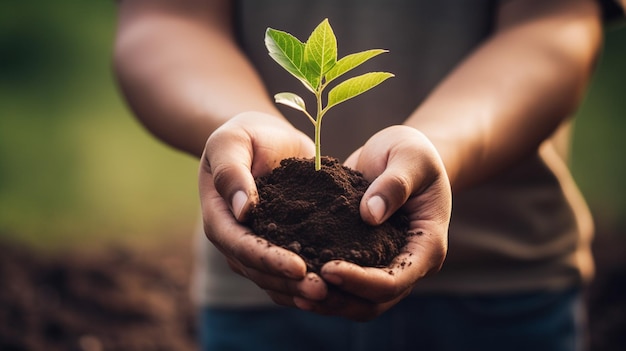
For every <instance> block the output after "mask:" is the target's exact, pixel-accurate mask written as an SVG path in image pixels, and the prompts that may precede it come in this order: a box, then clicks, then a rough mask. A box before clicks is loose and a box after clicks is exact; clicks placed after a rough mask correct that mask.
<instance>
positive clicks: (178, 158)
mask: <svg viewBox="0 0 626 351" xmlns="http://www.w3.org/2000/svg"><path fill="white" fill-rule="evenodd" d="M114 27H115V3H114V1H106V0H89V1H88V0H84V1H79V0H75V1H71V0H65V1H50V2H48V1H34V0H33V1H29V0H22V1H19V0H15V1H2V2H0V237H3V238H10V239H16V240H19V241H23V242H26V243H28V244H32V245H35V246H39V247H47V248H59V247H67V246H74V245H84V246H94V245H100V244H103V243H107V244H108V243H135V244H137V243H151V242H158V241H160V240H162V239H166V238H175V237H177V236H184V237H188V235H189V234H190V232H191V231H192V230H193V228H194V226H195V222H196V220H197V215H198V208H197V195H196V167H197V165H196V161H195V160H194V159H193V158H191V157H189V156H187V155H183V154H182V153H179V152H176V151H174V150H172V149H170V148H168V147H166V146H164V145H163V144H161V143H159V142H158V141H156V140H155V139H153V138H152V137H151V136H149V134H148V133H147V132H146V131H145V130H144V129H143V128H142V127H141V126H140V125H139V124H138V123H137V122H136V121H135V120H134V119H133V118H132V117H131V116H130V113H129V111H128V110H127V108H126V106H125V105H124V103H123V102H122V100H121V98H120V96H119V93H118V92H117V90H116V87H115V84H114V80H113V77H112V74H111V69H110V59H111V46H112V41H113V37H114V30H115V29H114ZM624 62H626V28H618V29H614V30H611V31H610V32H608V34H607V40H606V50H605V53H604V55H603V57H602V59H601V61H600V63H599V67H598V72H597V74H596V76H595V79H594V81H593V84H592V87H591V89H590V91H589V93H588V95H587V97H586V99H585V102H584V104H583V106H582V107H581V109H580V111H579V113H578V116H577V117H578V119H577V125H576V134H575V136H576V137H575V140H574V145H573V159H572V167H573V170H574V173H575V176H576V178H577V180H578V181H579V184H580V186H581V188H582V190H583V193H584V194H585V196H586V198H587V199H588V201H589V203H590V205H591V207H592V209H593V211H594V213H595V215H596V219H597V220H598V221H601V225H602V226H603V227H607V228H623V227H624V225H626V222H625V221H624V219H623V218H624V217H625V216H624V215H625V214H626V197H625V196H624V194H626V184H625V182H624V181H623V180H624V179H626V159H625V158H624V156H623V155H624V150H625V149H626V138H624V137H623V134H624V132H625V131H626V119H624V118H623V117H624V114H625V113H626V67H624V64H623V63H624Z"/></svg>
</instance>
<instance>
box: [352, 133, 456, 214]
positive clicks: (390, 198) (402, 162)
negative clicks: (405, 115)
mask: <svg viewBox="0 0 626 351" xmlns="http://www.w3.org/2000/svg"><path fill="white" fill-rule="evenodd" d="M384 132H385V133H389V134H391V133H393V136H394V138H395V139H394V140H395V142H394V143H393V144H392V145H391V146H387V147H388V148H389V151H388V152H387V153H385V154H380V153H375V155H376V158H377V159H375V160H374V161H373V162H368V161H366V160H367V157H364V161H365V162H368V164H369V165H370V166H369V167H367V168H365V170H364V175H366V176H369V177H371V178H375V179H374V180H373V181H372V183H371V185H370V186H369V187H368V189H367V191H366V192H365V194H364V196H363V199H362V200H361V204H360V211H361V216H362V218H363V220H365V221H366V222H368V223H370V224H373V225H378V224H380V223H382V222H384V221H385V220H387V219H388V218H389V217H390V216H391V215H392V214H393V213H395V212H396V211H397V210H398V209H399V208H400V207H402V206H403V205H404V204H405V202H406V201H407V200H408V199H409V197H410V196H412V195H414V194H418V193H421V192H423V191H424V189H426V188H427V187H428V186H429V185H430V184H432V183H433V182H434V181H435V180H436V179H437V178H438V177H439V176H440V175H442V174H445V169H444V167H443V163H442V162H441V160H440V159H439V158H438V156H437V152H436V151H435V149H434V147H433V146H432V144H431V143H430V142H428V141H427V140H426V139H425V137H423V135H422V134H421V133H419V132H418V131H417V130H414V129H412V128H407V127H404V128H394V129H391V128H390V129H388V130H385V131H384ZM383 134H384V133H383ZM377 140H379V141H380V142H384V141H385V140H386V139H385V138H384V137H379V138H378V139H377ZM377 144H378V142H374V143H372V145H368V147H367V150H366V151H365V152H363V153H362V154H367V151H368V150H369V148H371V147H374V148H377V147H380V146H378V145H377ZM376 175H377V176H376Z"/></svg>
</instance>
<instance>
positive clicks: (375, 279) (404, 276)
mask: <svg viewBox="0 0 626 351" xmlns="http://www.w3.org/2000/svg"><path fill="white" fill-rule="evenodd" d="M443 240H445V239H443ZM441 241H442V239H441V238H440V236H439V235H429V234H425V233H423V232H422V233H420V234H412V235H411V236H410V238H409V241H408V243H407V245H406V246H405V247H404V248H403V252H402V253H401V254H400V255H398V256H397V257H396V258H395V259H394V260H393V261H392V263H391V264H390V265H389V267H386V268H372V267H361V266H358V265H355V264H352V263H349V262H345V261H331V262H328V263H326V264H325V265H324V266H323V267H322V270H321V276H322V278H323V279H324V280H326V281H327V282H329V283H330V284H333V285H334V286H336V287H337V288H338V289H340V290H341V291H345V292H347V293H350V294H352V295H355V296H359V297H361V298H363V299H365V300H368V301H373V302H377V303H385V302H389V301H393V300H395V299H397V298H398V297H400V296H403V295H404V294H406V292H407V291H410V290H411V289H412V288H413V286H414V285H415V284H416V282H417V281H418V280H419V279H421V278H422V277H424V276H425V275H427V274H428V273H430V272H433V271H436V270H438V269H439V268H440V267H441V264H442V262H443V260H444V258H445V251H446V249H445V247H446V245H445V243H442V242H441Z"/></svg>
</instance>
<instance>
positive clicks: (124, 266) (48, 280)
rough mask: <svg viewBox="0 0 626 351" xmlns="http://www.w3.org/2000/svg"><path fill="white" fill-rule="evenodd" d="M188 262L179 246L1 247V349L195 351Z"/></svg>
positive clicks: (12, 245)
mask: <svg viewBox="0 0 626 351" xmlns="http://www.w3.org/2000/svg"><path fill="white" fill-rule="evenodd" d="M186 244H188V243H186ZM187 246H188V245H187ZM188 257H189V254H185V252H184V251H183V249H182V248H180V247H177V246H176V245H168V249H167V250H159V251H158V252H157V251H154V252H141V251H139V250H138V249H133V250H131V249H128V248H124V249H122V248H118V249H113V248H110V249H106V250H102V251H100V252H97V253H82V254H81V253H76V252H63V253H60V254H55V255H44V254H42V253H40V252H37V251H36V250H33V249H32V248H25V247H21V246H18V245H16V244H10V243H0V350H3V351H22V350H24V351H26V350H28V351H40V350H41V351H44V350H45V351H55V350H59V351H60V350H63V351H74V350H75V351H103V350H107V351H109V350H120V351H121V350H125V351H128V350H145V351H152V350H154V351H157V350H177V351H178V350H180V351H191V350H195V349H196V340H195V339H196V336H195V335H196V323H195V314H194V310H193V308H192V306H191V303H190V301H189V288H188V286H189V270H190V261H189V260H188Z"/></svg>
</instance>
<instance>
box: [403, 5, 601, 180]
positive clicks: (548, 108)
mask: <svg viewBox="0 0 626 351" xmlns="http://www.w3.org/2000/svg"><path fill="white" fill-rule="evenodd" d="M600 43H601V23H600V13H599V9H598V8H597V5H596V4H595V2H594V1H588V0H557V1H543V0H512V1H508V2H505V4H504V5H503V6H502V8H500V9H499V13H498V23H497V31H496V33H495V34H494V35H493V37H492V38H491V39H490V40H488V41H487V42H485V43H484V45H482V47H480V48H479V49H478V50H477V51H476V52H475V53H474V54H473V55H472V56H470V57H469V58H468V59H466V60H465V61H464V62H463V63H462V64H461V65H460V66H459V67H458V68H457V69H456V70H455V71H454V72H452V73H451V74H450V75H449V76H448V77H447V79H446V80H445V81H443V82H442V84H440V86H439V87H438V88H437V89H436V90H435V91H434V92H433V93H432V94H431V96H430V97H429V98H428V99H427V100H426V101H425V103H424V104H423V105H422V106H420V107H419V108H418V109H417V110H416V111H415V112H414V113H413V115H412V116H411V117H410V118H409V119H408V120H407V121H406V124H407V125H409V126H413V127H415V128H417V129H419V130H420V131H422V132H423V133H424V134H426V135H427V136H428V137H429V139H430V140H431V141H432V142H433V143H434V144H435V146H436V148H437V149H438V151H439V153H440V154H441V156H442V158H443V160H444V163H445V165H446V169H447V172H448V175H449V177H450V181H451V184H452V188H453V190H455V191H456V190H460V189H463V188H466V187H468V186H471V185H474V184H476V183H479V182H480V181H482V180H485V179H486V178H488V177H489V176H491V175H493V174H494V173H496V172H498V171H499V170H502V169H504V168H506V167H507V166H509V165H511V164H513V163H515V162H516V161H518V160H519V159H520V158H522V157H524V156H526V155H527V154H530V153H531V152H532V151H533V150H536V148H537V147H538V146H539V144H540V143H541V142H542V141H543V140H545V139H546V138H547V137H548V136H549V135H550V134H552V133H553V132H554V130H555V129H556V127H557V126H558V125H559V124H560V123H561V122H562V121H563V120H564V119H565V118H567V117H568V116H569V115H570V114H571V113H572V112H573V111H574V110H575V108H576V107H577V105H578V103H579V102H580V99H581V97H582V94H583V92H584V90H585V87H586V85H587V82H588V80H589V77H590V74H591V71H592V68H593V64H594V61H595V59H596V56H597V53H598V51H599V47H600Z"/></svg>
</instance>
